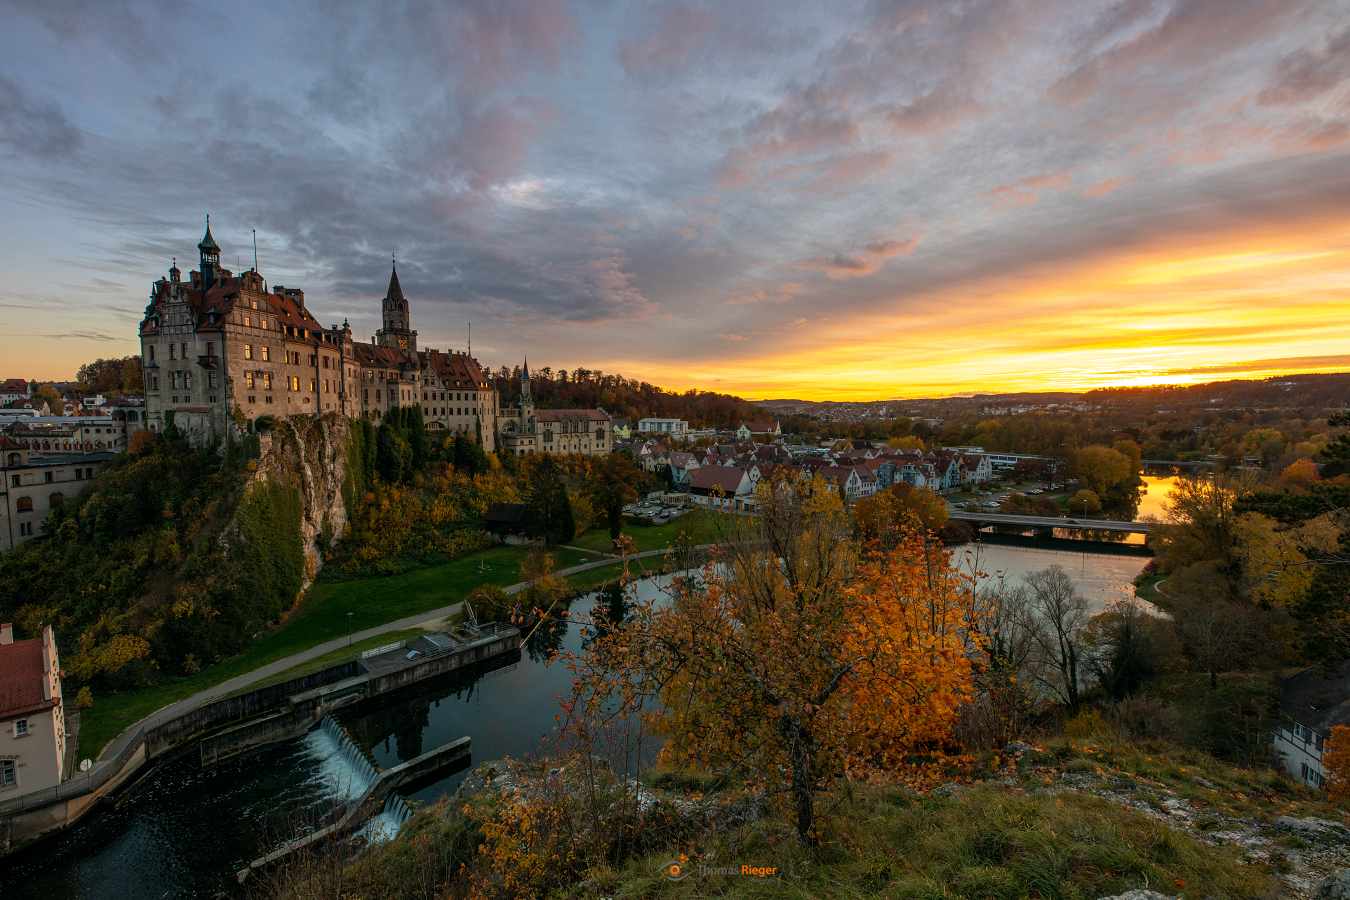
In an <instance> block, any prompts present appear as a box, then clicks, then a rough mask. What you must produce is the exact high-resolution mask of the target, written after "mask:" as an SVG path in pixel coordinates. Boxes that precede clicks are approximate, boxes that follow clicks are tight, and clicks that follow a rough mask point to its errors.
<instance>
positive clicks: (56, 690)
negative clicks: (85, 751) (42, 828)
mask: <svg viewBox="0 0 1350 900" xmlns="http://www.w3.org/2000/svg"><path fill="white" fill-rule="evenodd" d="M60 672H61V668H60V662H59V660H58V659H57V655H56V640H55V638H53V637H52V627H51V626H50V625H48V626H46V627H45V628H43V629H42V636H41V637H36V638H32V639H30V640H27V641H15V640H14V632H13V629H12V627H11V626H10V625H8V624H6V625H0V799H7V798H8V797H10V796H14V795H18V794H28V793H32V792H33V791H40V790H44V789H46V788H51V787H56V786H57V785H58V784H60V783H61V777H62V774H63V772H62V770H63V768H64V766H65V758H66V720H65V710H64V709H63V708H62V705H61V674H60Z"/></svg>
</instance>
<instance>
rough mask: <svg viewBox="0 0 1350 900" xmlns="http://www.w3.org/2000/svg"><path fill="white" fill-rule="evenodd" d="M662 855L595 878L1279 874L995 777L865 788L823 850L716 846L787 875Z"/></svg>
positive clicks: (693, 884)
mask: <svg viewBox="0 0 1350 900" xmlns="http://www.w3.org/2000/svg"><path fill="white" fill-rule="evenodd" d="M708 849H710V850H711V849H714V848H712V847H709V848H708ZM705 852H707V851H706V850H705ZM664 861H665V860H663V859H659V858H656V857H652V858H647V859H642V860H638V861H635V862H634V863H631V864H630V865H628V866H627V867H625V868H624V869H623V870H622V871H620V872H615V873H612V874H609V875H601V877H599V878H597V879H596V880H597V881H598V882H599V885H600V888H601V890H602V891H603V892H604V893H605V894H606V895H608V896H613V897H615V898H638V897H642V898H664V897H670V898H676V897H690V896H702V895H717V896H722V897H747V898H749V897H765V896H782V895H784V894H791V895H792V896H800V897H831V898H839V900H853V898H863V897H884V898H897V900H898V898H914V900H920V898H922V900H928V898H932V900H937V898H970V900H976V898H978V900H985V898H991V900H1001V898H1008V900H1013V898H1018V900H1020V898H1025V897H1063V898H1092V897H1101V896H1106V895H1114V894H1119V893H1124V892H1125V891H1127V890H1130V889H1131V888H1143V887H1144V886H1145V885H1150V886H1152V887H1154V888H1155V889H1158V890H1167V891H1168V892H1169V893H1171V892H1175V891H1179V890H1180V889H1181V888H1182V887H1183V886H1185V885H1191V886H1203V889H1204V890H1206V891H1208V892H1209V895H1210V896H1222V897H1230V898H1244V897H1245V898H1257V897H1263V896H1268V895H1267V893H1266V892H1267V890H1268V887H1269V884H1270V875H1269V873H1267V872H1265V871H1262V870H1259V869H1257V868H1255V867H1252V866H1248V865H1244V864H1243V863H1242V862H1241V861H1240V860H1239V859H1238V856H1237V854H1236V853H1233V852H1229V851H1225V850H1223V849H1220V848H1214V847H1209V846H1206V845H1204V844H1202V843H1200V842H1199V841H1196V840H1193V839H1189V838H1187V837H1185V836H1182V835H1178V834H1176V833H1175V832H1173V831H1172V830H1170V829H1169V828H1168V827H1167V826H1166V825H1164V824H1162V823H1160V822H1157V821H1154V820H1152V819H1150V818H1148V817H1147V816H1144V815H1143V814H1141V813H1139V812H1136V811H1134V810H1131V809H1127V808H1121V807H1119V806H1114V805H1112V804H1111V803H1109V802H1107V801H1105V800H1101V799H1099V798H1096V797H1090V796H1083V795H1076V794H1068V795H1065V796H1062V797H1060V796H1050V795H1046V794H1041V795H1031V794H1016V793H1013V792H1010V791H1008V790H1006V789H1003V788H1000V787H995V786H983V787H977V788H974V789H972V790H970V791H968V792H966V793H965V794H963V795H961V796H959V797H954V798H950V799H947V798H936V797H919V796H916V795H912V794H908V793H904V792H899V791H893V790H886V789H880V788H863V789H860V790H858V791H857V792H856V793H855V794H854V796H853V797H852V798H849V799H845V800H844V802H843V803H842V804H841V805H840V806H839V807H838V808H837V809H836V811H835V814H834V816H833V817H832V820H831V821H830V822H829V823H828V824H827V825H826V828H825V834H824V835H823V836H822V845H821V847H820V848H819V849H818V850H817V851H816V852H815V853H814V854H811V853H807V852H805V851H803V850H802V849H800V848H799V847H798V846H796V845H795V842H793V841H791V840H790V839H780V840H778V841H773V840H755V839H752V840H750V841H748V842H747V843H746V844H745V845H743V846H741V847H728V848H726V849H723V848H716V852H715V859H714V862H713V863H711V865H716V866H726V865H728V864H731V865H733V866H740V865H752V866H760V867H777V868H778V870H779V874H778V880H777V883H775V882H773V881H768V880H761V879H759V878H754V877H749V876H745V875H740V874H736V875H730V876H727V875H713V876H708V877H706V878H703V879H700V878H699V877H698V876H697V874H695V876H694V877H691V878H688V879H686V880H685V881H682V882H678V883H672V882H670V881H668V880H666V879H665V878H664V877H661V876H660V875H658V874H657V872H656V870H657V868H658V867H659V866H660V864H661V863H662V862H664ZM607 881H608V882H609V883H608V884H607V883H606V882H607Z"/></svg>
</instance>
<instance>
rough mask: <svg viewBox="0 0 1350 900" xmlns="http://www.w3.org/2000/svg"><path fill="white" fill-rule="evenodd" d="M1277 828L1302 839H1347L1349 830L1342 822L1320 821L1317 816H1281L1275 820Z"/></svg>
mask: <svg viewBox="0 0 1350 900" xmlns="http://www.w3.org/2000/svg"><path fill="white" fill-rule="evenodd" d="M1275 827H1276V828H1280V829H1283V830H1285V831H1292V832H1294V833H1295V834H1297V835H1299V836H1301V837H1316V836H1327V837H1329V836H1333V835H1334V836H1336V837H1345V836H1346V835H1347V833H1350V832H1347V829H1346V827H1345V826H1344V825H1342V824H1341V823H1340V822H1333V821H1331V820H1330V819H1319V818H1317V817H1316V816H1308V817H1307V818H1305V819H1295V818H1294V817H1293V816H1280V817H1279V818H1278V819H1276V820H1275Z"/></svg>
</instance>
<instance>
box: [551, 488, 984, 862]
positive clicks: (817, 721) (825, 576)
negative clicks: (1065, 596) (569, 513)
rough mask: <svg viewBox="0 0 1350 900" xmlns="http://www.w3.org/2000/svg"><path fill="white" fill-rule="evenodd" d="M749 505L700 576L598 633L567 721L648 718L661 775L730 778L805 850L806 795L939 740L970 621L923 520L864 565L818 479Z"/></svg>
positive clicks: (959, 691) (810, 807)
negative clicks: (790, 823)
mask: <svg viewBox="0 0 1350 900" xmlns="http://www.w3.org/2000/svg"><path fill="white" fill-rule="evenodd" d="M756 500H757V509H758V513H759V515H758V517H757V518H756V519H754V520H750V519H743V518H739V517H737V518H735V519H733V520H732V523H731V524H730V525H728V526H727V527H729V528H735V529H737V530H736V531H735V532H729V533H727V534H726V535H725V537H726V542H725V543H724V544H723V545H722V550H721V553H720V555H719V556H718V558H716V559H715V560H714V562H712V563H709V564H708V566H706V567H705V568H704V570H703V572H702V574H701V576H700V577H699V578H697V579H689V578H685V579H679V580H677V581H676V583H675V587H674V589H673V593H672V596H671V597H670V598H669V601H668V602H665V603H659V602H656V601H654V600H653V601H641V600H639V601H636V602H634V603H633V604H632V607H631V612H630V618H629V619H628V620H626V621H625V622H624V623H622V624H621V625H619V626H618V627H614V626H613V624H612V623H611V624H605V625H602V626H601V627H599V628H597V631H598V633H599V637H598V638H597V639H596V640H595V641H594V642H593V643H592V644H591V646H590V649H589V652H588V655H587V657H586V659H585V660H584V661H582V662H580V663H574V664H575V665H577V667H578V673H579V677H578V680H577V684H578V690H577V692H575V693H574V697H573V702H572V704H571V705H570V707H569V708H568V717H569V721H571V722H573V723H576V724H577V725H578V727H582V728H585V727H588V724H587V723H589V722H591V721H592V720H593V719H594V718H595V717H596V716H597V715H599V714H600V711H601V710H608V711H609V712H608V713H607V714H610V715H612V714H613V712H612V711H613V710H614V709H615V708H616V707H623V708H628V709H637V708H642V709H645V710H646V713H645V716H644V722H645V723H646V725H647V726H648V727H650V728H652V729H653V730H654V732H655V733H656V734H658V735H659V736H660V737H661V738H662V739H663V741H664V744H663V750H662V758H663V760H664V761H665V763H667V764H668V765H671V766H672V767H675V768H679V769H686V770H695V771H701V772H711V773H713V774H716V775H724V776H732V777H735V778H737V779H739V780H740V781H741V783H743V784H745V785H746V786H747V787H748V788H749V789H751V790H753V791H756V792H758V793H760V794H762V795H763V796H765V797H766V798H768V799H769V800H771V801H773V802H777V803H779V804H780V805H781V806H782V807H784V811H791V812H792V813H793V814H794V815H795V818H796V824H797V832H798V834H799V835H800V836H801V837H802V839H803V840H806V841H808V842H811V841H814V839H815V819H816V796H817V794H818V793H819V792H820V791H821V790H824V789H825V788H827V787H828V786H829V784H830V783H831V782H832V781H833V780H834V779H835V778H837V777H838V776H839V775H840V774H842V772H843V771H844V767H845V764H846V763H848V762H850V761H855V760H862V761H865V762H870V761H881V762H893V761H894V760H896V759H897V758H898V757H899V756H901V755H902V754H904V753H905V752H906V750H908V749H912V748H914V747H916V746H919V745H921V744H925V743H932V742H934V741H938V740H941V739H942V738H943V737H944V736H945V735H946V733H947V728H948V726H949V724H950V722H951V721H952V719H953V717H954V711H955V708H956V706H957V704H958V703H959V702H960V701H961V699H962V698H964V697H966V696H967V695H968V694H969V687H970V667H969V664H968V662H967V659H966V655H965V654H964V653H963V652H962V646H963V645H962V641H963V640H966V639H967V637H968V635H970V634H971V633H973V628H972V625H973V624H974V623H973V622H972V621H971V615H970V603H969V592H963V591H962V590H961V583H960V580H959V579H958V578H957V577H956V576H955V574H954V573H953V572H952V570H951V569H950V567H949V566H948V565H947V559H946V556H945V555H944V554H943V553H942V552H941V551H940V549H938V548H937V547H936V546H935V545H934V544H933V543H932V542H931V541H929V540H928V538H927V536H926V534H925V530H924V529H923V527H922V526H921V525H920V524H919V523H918V522H917V521H914V520H913V519H911V520H910V521H909V522H907V523H906V524H905V527H904V529H903V531H902V532H901V534H900V536H899V537H898V539H897V540H896V542H895V549H894V550H892V551H890V552H881V551H876V552H875V553H873V554H868V555H865V556H864V557H863V558H862V559H861V560H859V559H858V558H856V556H855V551H854V549H853V548H852V546H851V545H850V543H849V542H847V541H840V540H839V535H840V533H841V531H842V528H843V526H844V524H845V522H846V518H845V513H844V511H843V508H842V506H841V504H840V501H839V498H838V496H837V495H836V494H834V493H831V492H829V491H827V490H825V486H824V484H823V482H822V481H821V480H820V479H819V478H817V479H814V480H812V481H811V482H805V483H802V482H794V481H785V480H778V479H771V480H770V481H769V483H768V484H763V483H761V485H760V487H759V489H758V491H757V495H756ZM616 696H617V697H618V698H619V700H620V701H621V702H619V703H616V702H615V699H614V698H615V697H616ZM586 698H590V704H589V705H587V704H586V703H584V702H582V701H583V700H585V699H586Z"/></svg>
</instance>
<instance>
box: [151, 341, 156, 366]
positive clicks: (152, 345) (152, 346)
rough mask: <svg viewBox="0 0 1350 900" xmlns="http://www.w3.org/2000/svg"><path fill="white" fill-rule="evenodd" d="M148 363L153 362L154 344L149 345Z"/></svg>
mask: <svg viewBox="0 0 1350 900" xmlns="http://www.w3.org/2000/svg"><path fill="white" fill-rule="evenodd" d="M150 361H151V362H154V361H155V345H154V344H151V345H150Z"/></svg>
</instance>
